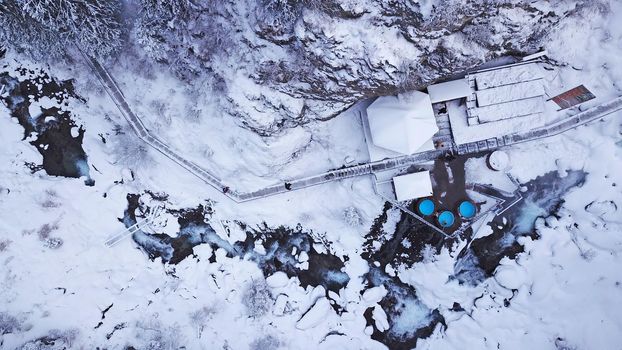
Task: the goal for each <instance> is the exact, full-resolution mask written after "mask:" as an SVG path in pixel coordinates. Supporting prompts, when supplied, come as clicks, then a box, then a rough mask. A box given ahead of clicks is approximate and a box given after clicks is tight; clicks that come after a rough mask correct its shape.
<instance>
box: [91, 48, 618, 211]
mask: <svg viewBox="0 0 622 350" xmlns="http://www.w3.org/2000/svg"><path fill="white" fill-rule="evenodd" d="M84 57H85V58H86V61H87V63H88V64H89V66H90V67H91V69H92V70H93V72H94V73H95V74H96V75H97V77H98V78H99V80H100V82H101V83H102V85H103V86H104V88H105V90H106V92H107V93H108V95H109V96H110V97H111V98H112V100H113V101H114V103H115V104H116V105H117V107H118V108H119V111H121V114H122V115H123V116H124V117H125V119H126V120H127V122H128V123H129V125H130V127H131V128H132V129H133V130H134V132H135V133H136V134H137V135H138V137H139V138H140V139H141V140H142V141H143V142H145V143H147V144H148V145H149V146H151V147H153V148H154V149H156V150H157V151H158V152H160V153H162V154H163V155H165V156H166V157H168V158H169V159H171V160H172V161H174V162H175V163H177V164H179V165H180V166H182V167H183V168H185V169H186V170H188V171H189V172H190V173H192V174H194V175H195V176H197V177H198V178H200V179H201V180H203V181H204V182H205V183H207V184H209V185H211V186H212V187H214V188H216V189H217V190H218V191H221V192H223V193H224V195H226V196H227V197H229V198H230V199H232V200H233V201H235V202H245V201H250V200H254V199H259V198H265V197H268V196H272V195H276V194H279V193H284V192H288V191H294V190H299V189H302V188H307V187H311V186H316V185H320V184H323V183H327V182H331V181H337V180H342V179H348V178H353V177H358V176H362V175H370V174H373V173H375V172H380V171H385V170H392V169H398V168H404V167H407V166H410V165H414V164H421V163H425V162H429V161H432V160H436V159H440V158H443V157H447V156H450V155H452V154H455V153H458V154H461V155H462V154H470V153H477V152H480V151H486V150H493V149H496V148H500V147H504V146H508V145H512V144H516V143H519V142H526V141H531V140H537V139H541V138H544V137H549V136H553V135H557V134H560V133H562V132H564V131H567V130H570V129H573V128H576V127H577V126H579V125H583V124H587V123H589V122H592V121H594V120H597V119H599V118H602V117H604V116H606V115H609V114H611V113H613V112H616V111H618V110H620V109H622V97H618V98H616V99H614V100H611V101H609V102H606V103H603V104H601V105H599V106H596V107H593V108H591V109H589V110H587V111H585V112H582V113H579V114H576V115H574V116H571V117H569V118H567V119H565V120H563V121H560V122H558V123H555V124H552V125H549V126H546V127H544V128H539V129H534V130H531V131H529V132H526V133H516V134H511V135H505V136H500V137H497V138H491V139H487V140H481V141H478V142H472V143H468V144H462V145H452V147H448V148H443V149H437V150H432V151H426V152H421V153H416V154H412V155H407V156H400V157H395V158H389V159H384V160H381V161H376V162H370V163H367V164H363V165H355V166H350V167H344V168H341V169H336V170H331V171H327V172H324V173H321V174H317V175H313V176H308V177H303V178H298V179H292V180H291V181H285V182H283V183H277V184H275V185H272V186H269V187H266V188H262V189H259V190H256V191H252V192H239V191H237V190H236V189H235V188H233V187H232V186H231V185H229V184H226V183H224V182H223V181H222V180H221V179H220V178H218V177H217V176H216V175H214V174H212V173H210V172H209V171H208V170H205V169H204V168H202V167H201V166H199V165H198V164H195V163H193V162H191V161H190V160H188V159H186V158H184V157H183V156H182V155H180V154H178V153H177V152H176V151H174V150H173V149H171V148H170V147H169V146H168V145H167V144H166V143H165V142H163V141H161V140H160V139H158V138H157V137H156V136H154V135H153V134H151V132H150V131H149V130H148V129H147V128H146V127H145V125H144V124H143V122H142V121H141V120H140V118H139V117H138V116H137V115H136V114H135V113H134V112H133V111H132V109H131V108H130V106H129V104H128V103H127V101H126V100H125V97H124V96H123V92H122V91H121V89H120V88H119V86H118V85H117V83H116V82H115V81H114V79H113V78H112V76H111V75H110V74H109V73H108V71H107V70H106V69H105V68H104V67H103V66H102V65H101V64H100V63H99V62H98V61H97V60H96V59H95V58H93V57H90V56H87V55H84Z"/></svg>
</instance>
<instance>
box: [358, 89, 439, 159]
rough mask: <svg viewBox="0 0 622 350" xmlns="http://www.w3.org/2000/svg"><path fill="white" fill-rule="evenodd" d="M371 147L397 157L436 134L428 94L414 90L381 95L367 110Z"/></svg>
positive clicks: (409, 151) (412, 150)
mask: <svg viewBox="0 0 622 350" xmlns="http://www.w3.org/2000/svg"><path fill="white" fill-rule="evenodd" d="M367 119H368V121H369V129H370V132H371V137H372V141H373V143H374V145H376V146H378V147H382V148H385V149H388V150H390V151H394V152H398V153H401V154H412V153H415V151H417V150H418V149H419V148H421V147H422V146H423V145H424V144H425V143H426V142H428V141H429V140H430V139H431V138H432V136H433V135H434V134H436V133H437V132H438V126H437V125H436V119H435V118H434V111H433V110H432V103H431V102H430V97H429V96H428V94H426V93H423V92H419V91H414V92H410V93H407V94H401V95H398V96H382V97H379V98H378V99H376V101H374V103H372V104H371V105H369V107H367Z"/></svg>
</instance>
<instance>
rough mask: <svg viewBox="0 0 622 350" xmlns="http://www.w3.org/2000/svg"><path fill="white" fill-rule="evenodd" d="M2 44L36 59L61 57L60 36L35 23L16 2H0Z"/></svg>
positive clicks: (62, 49)
mask: <svg viewBox="0 0 622 350" xmlns="http://www.w3.org/2000/svg"><path fill="white" fill-rule="evenodd" d="M0 42H1V43H2V45H6V46H9V47H12V48H14V49H16V50H17V51H19V52H26V53H28V54H30V55H31V56H32V57H34V58H35V59H41V58H45V57H58V56H61V55H62V53H63V51H64V48H63V46H62V45H61V43H60V41H59V38H58V35H57V34H56V33H55V32H53V31H51V30H50V29H49V28H48V27H46V26H44V25H42V24H41V23H39V22H37V21H35V20H34V19H33V18H32V17H30V15H29V14H28V13H27V12H25V11H24V10H23V8H22V4H21V3H20V2H19V1H16V0H0Z"/></svg>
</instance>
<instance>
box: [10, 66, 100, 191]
mask: <svg viewBox="0 0 622 350" xmlns="http://www.w3.org/2000/svg"><path fill="white" fill-rule="evenodd" d="M0 62H1V61H0ZM2 69H3V68H0V86H2V85H4V86H5V91H6V92H8V95H7V96H6V97H4V98H1V100H2V102H3V103H4V104H5V105H6V106H7V107H8V109H9V111H10V112H11V117H14V118H16V119H17V121H18V122H19V124H20V125H21V126H22V127H23V128H24V136H23V138H24V140H25V139H26V138H28V137H29V136H33V139H32V140H31V141H29V143H30V144H31V145H32V146H33V147H35V148H36V149H37V151H38V152H39V153H40V154H41V155H42V157H43V162H42V164H25V165H26V166H28V167H29V168H30V169H31V170H32V171H33V172H35V171H39V170H44V171H45V172H46V173H47V174H48V175H51V176H64V177H73V178H79V177H85V179H86V180H85V183H86V184H87V185H89V186H92V185H93V184H94V181H93V180H92V179H91V178H90V175H89V164H88V158H87V155H86V152H84V149H83V148H82V140H83V138H84V128H82V127H81V126H80V127H78V126H77V125H76V123H75V122H74V121H73V119H72V118H71V113H70V112H68V111H66V110H61V109H60V108H58V107H51V108H41V109H40V113H37V114H36V115H31V114H30V111H29V107H30V106H31V104H32V103H33V102H35V101H38V100H40V99H41V98H43V97H49V98H52V99H56V100H57V101H59V103H60V104H64V105H67V104H68V102H67V99H68V98H70V97H73V98H79V97H78V96H77V95H75V93H74V91H73V84H72V82H71V81H69V80H67V81H57V80H55V79H53V78H51V77H50V76H49V75H48V74H47V73H46V72H45V71H42V70H41V71H30V70H27V69H26V68H19V69H17V73H19V74H22V75H24V76H33V77H32V78H29V79H24V80H22V81H19V80H18V79H16V78H14V77H12V76H10V75H9V74H8V73H7V72H6V71H5V72H3V71H2ZM74 128H75V129H76V130H77V135H76V136H75V137H73V136H72V134H71V130H72V129H74Z"/></svg>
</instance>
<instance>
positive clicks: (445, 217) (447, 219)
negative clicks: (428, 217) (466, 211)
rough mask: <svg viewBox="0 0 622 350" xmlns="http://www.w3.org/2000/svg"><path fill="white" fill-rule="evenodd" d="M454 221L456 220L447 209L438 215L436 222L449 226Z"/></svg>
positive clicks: (445, 226)
mask: <svg viewBox="0 0 622 350" xmlns="http://www.w3.org/2000/svg"><path fill="white" fill-rule="evenodd" d="M454 221H456V218H455V217H454V214H453V213H452V212H450V211H448V210H445V211H443V212H441V213H440V214H439V215H438V223H439V225H441V227H444V228H447V227H451V225H453V224H454Z"/></svg>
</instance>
